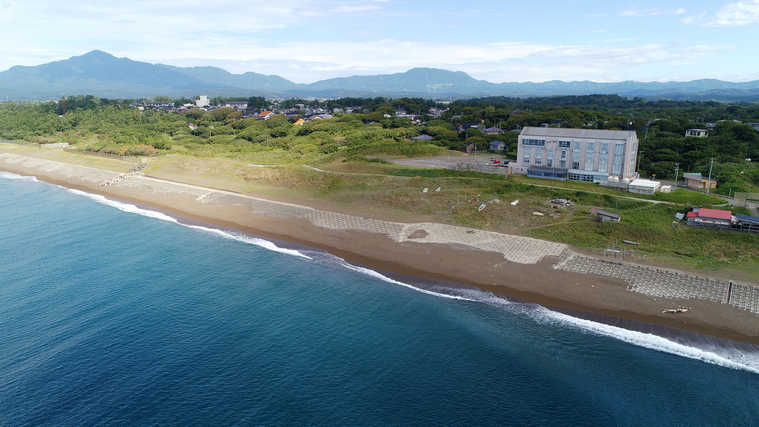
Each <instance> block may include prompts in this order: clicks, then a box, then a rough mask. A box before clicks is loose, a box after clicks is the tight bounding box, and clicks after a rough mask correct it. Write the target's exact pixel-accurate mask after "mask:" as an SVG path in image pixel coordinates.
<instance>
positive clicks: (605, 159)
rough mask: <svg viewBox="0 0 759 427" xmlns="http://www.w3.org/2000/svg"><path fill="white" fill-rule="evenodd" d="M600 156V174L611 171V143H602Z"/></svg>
mask: <svg viewBox="0 0 759 427" xmlns="http://www.w3.org/2000/svg"><path fill="white" fill-rule="evenodd" d="M600 145H601V150H600V154H598V169H596V170H597V171H599V172H608V171H609V143H608V142H602V143H601V144H600Z"/></svg>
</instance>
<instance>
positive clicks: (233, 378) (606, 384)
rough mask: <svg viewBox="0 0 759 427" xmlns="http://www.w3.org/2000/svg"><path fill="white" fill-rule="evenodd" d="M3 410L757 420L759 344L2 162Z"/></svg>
mask: <svg viewBox="0 0 759 427" xmlns="http://www.w3.org/2000/svg"><path fill="white" fill-rule="evenodd" d="M0 218H1V219H2V222H0V224H1V225H0V236H1V238H0V259H1V260H2V261H1V262H0V425H1V426H118V425H126V426H143V425H155V426H258V425H262V426H282V425H285V426H300V425H308V426H337V425H341V426H426V425H444V426H452V425H465V426H484V425H499V426H500V425H504V426H547V425H551V426H554V425H564V426H608V425H616V426H651V425H666V424H675V425H688V426H699V425H703V426H722V425H724V426H754V425H757V423H759V421H757V420H759V351H757V349H756V347H753V346H749V345H743V344H740V343H731V342H727V341H720V340H709V339H706V338H704V339H703V340H701V339H692V340H689V339H684V338H683V337H678V338H671V337H670V338H669V339H667V338H664V337H660V336H657V335H652V334H646V333H641V332H635V331H631V330H628V329H622V328H618V327H614V326H609V325H606V324H602V323H597V322H593V321H589V320H582V319H579V318H576V317H571V316H568V315H565V314H560V313H557V312H554V311H550V310H548V309H546V308H543V307H540V306H537V305H534V304H528V303H523V302H519V301H511V300H508V299H505V298H501V297H497V296H495V295H492V294H490V293H488V292H485V291H481V290H478V289H475V288H471V287H467V286H460V285H455V284H447V283H440V282H430V281H426V280H422V279H415V278H398V277H394V278H391V277H390V276H389V275H387V274H384V273H381V272H375V271H372V270H369V269H367V268H364V267H362V266H357V265H352V264H348V263H346V262H345V261H343V260H341V259H339V258H337V257H334V256H331V255H329V254H327V253H325V252H322V251H320V250H316V249H310V248H304V247H297V246H294V245H289V244H286V243H283V242H276V241H269V240H265V239H262V238H257V237H255V236H249V235H245V234H242V233H239V232H235V231H233V230H224V229H215V228H213V227H208V226H203V225H201V224H194V223H190V222H185V221H182V220H181V219H178V218H174V217H171V216H168V215H166V214H164V213H161V212H157V211H154V210H150V209H149V208H146V207H142V206H135V205H131V204H127V203H123V202H118V201H113V200H109V199H106V198H103V197H101V196H96V195H92V194H87V193H83V192H79V191H75V190H70V189H66V188H62V187H59V186H55V185H51V184H47V183H43V182H39V181H37V180H36V179H34V178H33V177H20V176H18V175H13V174H9V173H5V172H0Z"/></svg>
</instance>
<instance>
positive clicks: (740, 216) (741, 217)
mask: <svg viewBox="0 0 759 427" xmlns="http://www.w3.org/2000/svg"><path fill="white" fill-rule="evenodd" d="M735 217H736V218H738V219H739V220H740V221H741V222H751V223H754V224H759V217H755V216H750V215H744V214H735Z"/></svg>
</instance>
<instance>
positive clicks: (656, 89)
mask: <svg viewBox="0 0 759 427" xmlns="http://www.w3.org/2000/svg"><path fill="white" fill-rule="evenodd" d="M200 94H203V95H209V96H227V97H232V96H237V97H248V96H266V97H268V98H271V97H285V98H291V97H318V98H338V97H349V96H351V97H375V96H389V97H403V96H409V97H423V98H433V99H451V98H475V97H483V96H509V97H521V98H526V97H532V96H558V95H589V94H616V95H619V96H623V97H635V96H639V97H643V98H647V99H652V100H655V99H662V98H667V99H674V100H694V101H696V100H715V101H729V102H753V101H759V80H755V81H751V82H742V83H735V82H727V81H722V80H714V79H702V80H694V81H690V82H636V81H625V82H618V83H596V82H591V81H573V82H564V81H558V80H556V81H548V82H542V83H532V82H526V83H490V82H488V81H485V80H477V79H474V78H472V77H471V76H469V75H468V74H466V73H464V72H461V71H456V72H454V71H447V70H441V69H436V68H413V69H410V70H408V71H406V72H404V73H396V74H384V75H375V76H353V77H340V78H334V79H327V80H321V81H318V82H315V83H311V84H299V83H293V82H291V81H289V80H287V79H284V78H282V77H280V76H276V75H264V74H259V73H255V72H247V73H244V74H232V73H230V72H228V71H225V70H223V69H221V68H217V67H210V66H206V67H175V66H171V65H164V64H150V63H147V62H139V61H133V60H131V59H129V58H116V57H115V56H113V55H111V54H109V53H106V52H102V51H98V50H93V51H92V52H89V53H86V54H84V55H81V56H74V57H71V58H69V59H66V60H62V61H55V62H50V63H47V64H42V65H37V66H20V65H17V66H14V67H11V68H10V69H8V70H6V71H3V72H0V99H2V98H6V99H8V100H30V99H59V98H60V97H62V96H69V95H95V96H98V97H104V98H152V97H154V96H159V95H163V96H171V97H179V96H187V97H192V96H197V95H200Z"/></svg>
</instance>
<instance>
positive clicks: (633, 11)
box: [620, 7, 686, 17]
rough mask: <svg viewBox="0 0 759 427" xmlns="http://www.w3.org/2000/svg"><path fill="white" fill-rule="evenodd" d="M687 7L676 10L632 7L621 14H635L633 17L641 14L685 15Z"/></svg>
mask: <svg viewBox="0 0 759 427" xmlns="http://www.w3.org/2000/svg"><path fill="white" fill-rule="evenodd" d="M685 12H686V11H685V9H684V8H682V7H680V8H677V9H675V10H672V9H667V10H662V9H630V10H626V11H624V12H622V13H620V15H621V16H633V17H640V16H662V15H683V14H684V13H685Z"/></svg>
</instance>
